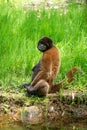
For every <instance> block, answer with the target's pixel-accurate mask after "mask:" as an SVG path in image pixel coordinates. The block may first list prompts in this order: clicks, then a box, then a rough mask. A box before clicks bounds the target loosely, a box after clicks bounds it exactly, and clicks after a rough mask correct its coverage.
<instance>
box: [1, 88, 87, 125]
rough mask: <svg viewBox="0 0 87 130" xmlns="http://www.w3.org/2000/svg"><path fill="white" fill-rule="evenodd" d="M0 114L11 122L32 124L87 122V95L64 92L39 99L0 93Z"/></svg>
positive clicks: (19, 94)
mask: <svg viewBox="0 0 87 130" xmlns="http://www.w3.org/2000/svg"><path fill="white" fill-rule="evenodd" d="M0 113H1V114H0V116H2V117H3V115H4V117H6V118H7V117H9V118H8V120H9V121H22V122H26V123H27V122H28V123H31V124H37V123H40V122H43V121H44V120H59V121H63V122H70V121H72V120H73V121H75V120H78V121H79V120H84V122H87V94H83V93H82V92H79V93H77V92H68V91H67V90H64V91H63V92H62V94H61V93H56V94H49V95H48V96H47V97H44V98H38V97H34V96H33V97H31V96H30V97H26V96H25V95H24V93H17V92H3V91H0ZM0 122H1V121H0ZM2 122H3V120H2Z"/></svg>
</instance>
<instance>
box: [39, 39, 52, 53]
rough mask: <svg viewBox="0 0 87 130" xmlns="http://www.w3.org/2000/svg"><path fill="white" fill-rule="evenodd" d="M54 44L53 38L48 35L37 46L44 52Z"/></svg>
mask: <svg viewBox="0 0 87 130" xmlns="http://www.w3.org/2000/svg"><path fill="white" fill-rule="evenodd" d="M52 46H53V43H52V40H51V39H50V38H48V37H42V38H41V39H40V40H39V42H38V46H37V48H38V49H39V50H40V51H42V52H44V51H46V50H48V49H50V48H51V47H52Z"/></svg>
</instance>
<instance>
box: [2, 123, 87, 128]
mask: <svg viewBox="0 0 87 130" xmlns="http://www.w3.org/2000/svg"><path fill="white" fill-rule="evenodd" d="M0 130H87V123H82V122H80V123H69V124H68V123H67V124H61V123H60V124H59V123H57V122H56V123H54V122H53V123H52V122H51V123H48V122H46V123H44V124H40V125H26V126H25V125H24V126H23V124H21V125H17V124H14V125H4V126H2V127H0Z"/></svg>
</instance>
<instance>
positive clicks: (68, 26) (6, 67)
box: [0, 4, 87, 89]
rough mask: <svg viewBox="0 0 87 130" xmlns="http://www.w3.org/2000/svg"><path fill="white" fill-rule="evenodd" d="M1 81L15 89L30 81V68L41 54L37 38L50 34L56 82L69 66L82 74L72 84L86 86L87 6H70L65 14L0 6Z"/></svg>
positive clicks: (52, 10) (51, 10) (79, 86)
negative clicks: (56, 64) (55, 54)
mask: <svg viewBox="0 0 87 130" xmlns="http://www.w3.org/2000/svg"><path fill="white" fill-rule="evenodd" d="M0 12H1V13H0V82H1V84H2V86H3V88H4V89H8V88H9V86H11V87H12V88H17V85H18V84H21V83H24V82H27V81H29V80H30V73H31V68H32V67H33V66H34V65H35V64H36V63H37V62H38V59H39V58H40V56H41V54H40V52H39V51H38V50H37V47H36V46H37V41H38V40H39V38H40V37H42V36H44V35H45V36H49V37H51V38H52V39H53V41H54V43H55V45H56V46H57V47H58V48H59V50H60V54H61V69H60V73H59V76H58V77H57V79H56V81H57V82H58V81H59V80H61V79H62V78H63V77H64V75H65V73H66V72H67V71H68V70H69V69H70V68H71V67H72V66H78V67H80V68H81V71H82V73H81V74H79V75H78V76H77V77H76V80H75V82H74V86H76V88H78V89H80V88H81V89H83V88H85V86H86V85H87V84H86V83H87V81H86V79H87V77H86V76H87V75H86V74H87V73H86V72H87V14H86V12H87V9H86V8H85V7H84V6H83V5H82V6H77V5H75V4H74V5H69V6H68V7H67V13H66V14H65V12H62V13H61V11H60V10H58V9H57V10H55V9H49V10H44V9H43V10H40V11H35V10H28V9H22V8H16V7H9V5H5V4H4V5H2V4H1V5H0Z"/></svg>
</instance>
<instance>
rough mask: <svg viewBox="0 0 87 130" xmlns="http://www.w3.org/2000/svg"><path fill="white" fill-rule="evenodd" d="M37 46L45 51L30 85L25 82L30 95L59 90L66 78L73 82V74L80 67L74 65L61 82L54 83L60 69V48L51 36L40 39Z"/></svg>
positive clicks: (42, 94)
mask: <svg viewBox="0 0 87 130" xmlns="http://www.w3.org/2000/svg"><path fill="white" fill-rule="evenodd" d="M37 48H38V49H39V50H40V51H41V52H43V55H42V58H41V60H40V61H39V63H37V64H36V65H35V66H34V67H33V69H32V71H33V75H32V82H31V83H30V84H28V85H27V84H25V87H26V89H27V94H28V95H37V96H39V97H42V96H46V95H47V94H48V93H55V92H57V91H59V90H60V88H61V86H62V85H63V84H64V83H65V81H66V79H67V81H68V83H70V82H72V80H73V76H74V74H75V73H76V72H77V71H78V69H77V68H76V67H73V68H72V69H71V70H70V71H69V72H68V73H67V74H66V77H65V78H64V79H63V80H62V81H61V82H59V83H58V84H54V79H55V77H56V75H57V74H58V72H59V69H60V54H59V50H58V49H57V48H56V46H55V45H54V44H53V41H52V40H51V39H50V38H49V37H42V38H41V39H40V40H39V41H38V46H37Z"/></svg>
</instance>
